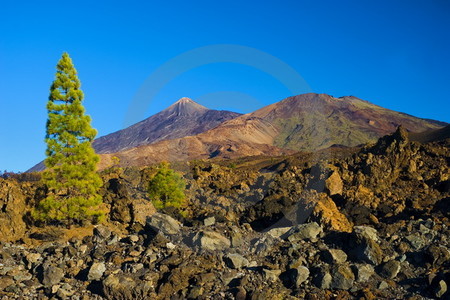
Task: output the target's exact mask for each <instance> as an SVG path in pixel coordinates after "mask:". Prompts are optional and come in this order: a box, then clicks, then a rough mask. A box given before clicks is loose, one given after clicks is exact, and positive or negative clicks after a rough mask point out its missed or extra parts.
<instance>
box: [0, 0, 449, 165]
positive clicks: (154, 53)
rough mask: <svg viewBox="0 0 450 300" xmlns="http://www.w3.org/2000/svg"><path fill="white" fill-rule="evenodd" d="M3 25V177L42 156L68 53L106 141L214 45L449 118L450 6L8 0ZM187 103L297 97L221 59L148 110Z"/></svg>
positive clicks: (412, 0) (315, 86) (324, 86)
mask: <svg viewBox="0 0 450 300" xmlns="http://www.w3.org/2000/svg"><path fill="white" fill-rule="evenodd" d="M0 28H1V35H0V90H1V93H0V112H1V117H2V126H0V140H1V147H0V169H2V170H4V169H7V170H13V171H25V170H26V169H28V168H29V167H31V166H33V165H34V164H35V163H37V162H39V161H40V160H42V159H43V158H44V150H45V144H44V142H43V139H44V134H45V122H46V110H45V105H46V102H47V97H48V89H49V86H50V84H51V82H52V80H53V77H54V73H55V65H56V63H57V61H58V60H59V58H60V56H61V53H62V52H63V51H67V52H69V54H70V56H71V57H72V59H73V61H74V63H75V66H76V68H77V69H78V73H79V78H80V80H81V82H82V88H83V91H84V93H85V96H86V98H85V106H86V109H87V113H88V114H90V115H91V116H92V118H93V125H94V127H95V128H97V129H98V131H99V135H105V134H108V133H110V132H113V131H116V130H119V129H121V128H123V126H124V118H125V115H126V112H127V110H128V109H129V107H130V105H131V103H132V100H133V99H134V97H135V96H136V94H137V92H138V90H139V89H140V87H141V86H142V85H143V83H144V82H145V81H146V79H147V78H148V77H149V76H150V75H151V74H152V73H153V72H154V71H155V70H156V69H157V68H158V67H160V66H162V65H163V64H164V63H166V62H167V61H170V60H171V59H172V58H174V57H176V56H178V55H181V54H183V53H185V52H186V51H189V50H192V49H196V48H198V47H203V46H208V45H215V44H232V45H242V46H247V47H251V48H254V49H257V50H258V51H262V52H265V53H267V54H270V55H272V56H274V57H276V58H278V59H280V60H281V61H283V62H284V63H286V64H288V65H289V66H291V67H292V68H294V69H295V70H296V71H297V72H298V73H299V74H301V76H302V77H303V78H304V80H305V81H306V82H307V83H308V84H309V86H310V87H311V90H312V91H313V92H318V93H328V94H331V95H334V96H344V95H354V96H357V97H360V98H363V99H365V100H368V101H371V102H373V103H375V104H378V105H381V106H384V107H387V108H390V109H394V110H398V111H402V112H406V113H409V114H412V115H416V116H419V117H423V118H432V119H437V120H441V121H447V122H450V117H449V107H450V105H449V95H450V71H449V70H450V1H448V0H427V1H425V0H420V1H419V0H404V1H397V0H390V1H360V0H354V1H346V0H343V1H334V0H329V1H320V0H319V1H302V0H296V1H219V2H217V1H166V2H164V3H163V1H82V0H80V1H9V0H6V1H5V0H4V1H2V3H1V10H0ZM183 96H188V97H191V98H193V99H194V100H198V99H200V100H201V99H203V100H204V103H202V101H199V102H200V103H202V104H207V105H208V106H209V107H211V108H228V109H234V110H238V111H241V112H248V111H250V110H252V109H254V108H257V107H261V106H263V105H266V104H270V103H273V102H276V101H279V100H281V99H283V98H285V97H288V96H291V92H290V90H288V89H287V88H286V87H285V86H284V85H283V84H282V83H280V81H279V80H277V79H276V78H274V77H273V74H267V73H265V72H263V71H261V70H258V69H257V68H253V67H250V66H246V65H243V64H239V63H233V62H217V63H214V64H207V65H203V66H199V67H197V68H193V69H190V70H188V71H186V72H184V73H183V74H181V75H180V76H178V77H176V78H174V79H173V80H172V81H170V82H169V83H168V84H167V85H165V86H164V87H163V88H162V89H160V90H159V92H158V93H157V95H156V96H155V97H153V98H152V99H151V101H150V103H149V105H148V107H147V108H146V111H145V112H143V113H145V116H149V115H151V114H154V113H155V112H157V111H159V110H161V109H163V108H164V107H166V106H168V105H170V104H171V103H172V102H175V101H176V100H177V99H178V98H180V97H183ZM211 99H217V101H212V100H211Z"/></svg>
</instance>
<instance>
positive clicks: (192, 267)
mask: <svg viewBox="0 0 450 300" xmlns="http://www.w3.org/2000/svg"><path fill="white" fill-rule="evenodd" d="M449 145H450V141H449V140H444V141H440V142H434V143H429V144H419V143H416V142H410V141H408V138H407V135H406V133H405V132H404V131H403V130H402V129H399V130H398V131H397V132H396V133H395V134H393V135H391V136H386V137H384V138H382V139H380V140H379V141H378V143H376V144H374V145H368V146H365V147H363V148H360V149H333V150H332V151H331V150H330V151H322V152H318V153H314V154H297V155H293V156H288V157H277V158H263V157H258V158H252V159H248V158H247V159H242V160H235V161H217V162H214V163H212V162H211V161H209V162H207V161H196V162H190V163H189V164H179V165H177V166H174V167H176V168H178V169H179V170H180V171H182V172H183V173H184V176H185V178H186V180H187V182H188V186H187V195H188V205H187V206H186V207H185V208H184V209H183V210H182V212H179V211H175V210H172V211H171V210H166V211H160V212H157V211H156V210H155V209H154V207H153V206H152V205H151V202H150V201H149V199H148V198H147V196H146V192H145V190H146V183H147V182H148V180H149V178H150V177H151V176H152V172H154V169H152V168H143V169H133V168H128V169H118V168H112V169H109V170H105V171H103V174H102V176H103V179H104V182H105V184H104V188H103V191H102V193H103V195H104V201H105V203H106V205H107V207H108V210H109V214H108V220H107V221H106V222H105V223H104V224H101V225H95V226H92V225H86V226H85V227H82V228H72V229H65V228H59V227H52V226H47V227H44V228H42V227H36V226H35V225H34V224H33V223H32V221H31V219H30V218H29V217H28V216H29V210H30V208H31V207H32V206H33V205H34V204H35V202H36V201H39V199H41V198H42V197H43V195H45V188H44V187H42V186H41V185H40V183H39V182H38V181H33V180H35V179H36V177H33V176H22V177H17V178H10V179H0V240H1V241H2V242H1V243H0V278H1V280H0V295H1V297H2V299H48V298H51V299H449V298H450V292H449V291H447V285H448V284H450V242H449V237H450V221H449V217H450V203H449V202H450V191H449V189H450V178H449V175H450V171H449V163H450V148H449Z"/></svg>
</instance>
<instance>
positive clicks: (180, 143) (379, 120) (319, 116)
mask: <svg viewBox="0 0 450 300" xmlns="http://www.w3.org/2000/svg"><path fill="white" fill-rule="evenodd" d="M399 125H402V126H403V127H404V128H406V129H407V130H408V131H411V132H423V131H427V130H436V129H439V128H441V127H443V126H445V125H446V123H443V122H439V121H433V120H425V119H421V118H417V117H414V116H410V115H407V114H404V113H400V112H395V111H392V110H389V109H385V108H382V107H380V106H377V105H374V104H372V103H370V102H367V101H364V100H361V99H359V98H356V97H353V96H347V97H341V98H335V97H332V96H330V95H326V94H314V93H309V94H303V95H298V96H294V97H289V98H286V99H284V100H282V101H280V102H277V103H274V104H272V105H269V106H266V107H263V108H261V109H259V110H257V111H255V112H253V113H249V114H245V115H242V116H239V117H236V118H234V119H231V120H228V121H226V122H223V123H222V124H220V125H219V126H217V127H215V128H213V129H211V130H208V131H205V132H202V133H200V134H198V135H195V136H187V137H183V138H178V139H170V140H169V139H166V140H164V141H160V142H157V143H154V144H151V145H146V146H141V147H137V148H132V149H128V150H126V151H122V152H117V153H114V154H107V155H103V156H102V164H101V165H102V167H105V166H107V165H110V164H111V158H112V157H113V156H117V157H119V158H120V160H121V164H123V165H147V164H152V163H155V162H158V161H163V160H167V161H183V160H191V159H203V158H213V157H220V158H233V157H239V156H254V155H280V154H287V153H293V152H297V151H316V150H320V149H325V148H329V147H331V146H336V145H341V146H349V147H351V146H357V145H360V144H364V143H367V142H374V141H375V140H376V139H377V138H379V137H381V136H383V135H386V134H390V133H392V132H394V131H395V130H396V128H397V127H398V126H399Z"/></svg>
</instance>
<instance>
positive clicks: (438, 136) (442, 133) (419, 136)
mask: <svg viewBox="0 0 450 300" xmlns="http://www.w3.org/2000/svg"><path fill="white" fill-rule="evenodd" d="M409 138H410V139H411V140H412V141H417V142H421V143H427V142H436V141H442V140H445V139H450V125H448V126H446V127H444V128H440V129H435V130H427V131H424V132H421V133H414V132H411V133H409Z"/></svg>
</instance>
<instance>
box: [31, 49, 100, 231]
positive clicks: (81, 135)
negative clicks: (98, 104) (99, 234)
mask: <svg viewBox="0 0 450 300" xmlns="http://www.w3.org/2000/svg"><path fill="white" fill-rule="evenodd" d="M56 69H57V72H56V78H55V80H54V81H53V84H52V85H51V87H50V96H49V101H48V103H47V110H48V120H47V132H46V137H45V141H46V143H47V150H46V155H47V158H46V160H45V165H46V167H47V169H46V170H45V171H44V173H43V182H44V183H45V184H46V186H47V187H48V195H47V198H45V199H44V200H43V201H41V202H40V203H39V204H38V206H37V207H36V209H35V210H34V211H33V216H34V217H35V219H37V220H42V221H51V220H59V221H63V222H67V223H73V222H80V221H82V220H89V219H90V220H95V219H96V218H98V217H100V216H101V215H102V213H101V210H100V209H99V205H100V204H101V203H102V199H101V197H100V195H99V194H98V190H99V188H100V187H101V185H102V180H101V178H100V177H99V175H98V174H97V172H96V166H97V163H98V161H99V157H98V156H97V155H96V154H95V151H94V149H93V148H92V144H91V142H92V141H93V140H94V138H95V136H96V135H97V131H96V130H95V129H94V128H92V127H91V118H90V117H89V116H87V115H85V109H84V107H83V105H82V101H83V98H84V95H83V92H82V91H81V89H80V86H81V84H80V80H79V79H78V76H77V71H76V70H75V68H74V65H73V63H72V60H71V59H70V57H69V55H68V54H67V53H63V55H62V58H61V59H60V60H59V62H58V64H57V66H56Z"/></svg>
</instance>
